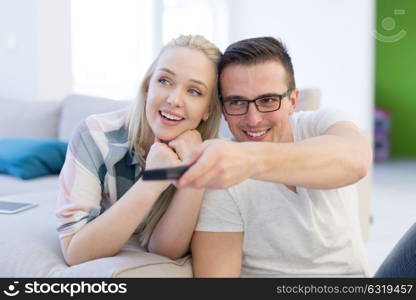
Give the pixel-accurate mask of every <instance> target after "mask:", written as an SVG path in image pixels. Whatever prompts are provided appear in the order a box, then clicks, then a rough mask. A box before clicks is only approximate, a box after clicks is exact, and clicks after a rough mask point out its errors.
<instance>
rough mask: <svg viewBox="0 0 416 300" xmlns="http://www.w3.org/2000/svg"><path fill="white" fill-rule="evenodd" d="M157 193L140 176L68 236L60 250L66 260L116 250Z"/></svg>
mask: <svg viewBox="0 0 416 300" xmlns="http://www.w3.org/2000/svg"><path fill="white" fill-rule="evenodd" d="M158 196H159V193H158V192H157V189H154V188H152V187H149V186H147V183H143V182H142V181H141V180H139V181H138V182H136V184H135V185H133V186H132V187H131V188H130V189H129V190H128V191H127V192H126V193H125V194H124V195H123V197H121V198H120V199H119V200H118V201H117V202H116V203H115V204H114V205H112V206H111V207H110V208H109V209H108V210H106V211H105V212H104V213H103V214H102V215H100V216H99V217H97V218H96V219H94V220H93V221H91V222H90V223H88V224H86V225H85V226H84V227H83V228H82V229H81V230H80V231H78V232H77V233H76V234H75V235H74V236H73V237H72V239H71V240H70V241H69V243H68V245H67V247H66V249H65V251H64V256H65V259H66V261H67V263H68V264H69V265H75V264H79V263H83V262H86V261H90V260H93V259H97V258H102V257H108V256H113V255H115V254H116V253H118V252H119V251H120V249H121V247H122V246H123V245H124V244H125V243H126V241H127V240H128V239H129V238H130V236H131V235H132V234H133V232H134V231H135V230H136V228H137V226H138V225H139V224H140V222H141V221H142V220H143V218H144V217H145V216H146V214H147V213H148V212H149V210H150V209H151V207H152V205H153V204H154V202H155V201H156V199H157V197H158Z"/></svg>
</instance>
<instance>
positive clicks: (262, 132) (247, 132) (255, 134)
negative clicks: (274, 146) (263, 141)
mask: <svg viewBox="0 0 416 300" xmlns="http://www.w3.org/2000/svg"><path fill="white" fill-rule="evenodd" d="M266 132H267V130H264V131H259V132H250V131H245V133H246V134H247V135H249V136H252V137H259V136H262V135H264V134H266Z"/></svg>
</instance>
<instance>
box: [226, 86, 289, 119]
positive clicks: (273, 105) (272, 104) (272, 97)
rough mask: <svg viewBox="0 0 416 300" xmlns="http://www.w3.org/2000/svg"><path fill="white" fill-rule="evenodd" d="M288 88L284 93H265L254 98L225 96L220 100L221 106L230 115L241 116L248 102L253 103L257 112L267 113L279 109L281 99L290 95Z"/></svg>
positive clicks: (244, 112) (246, 110) (246, 108)
mask: <svg viewBox="0 0 416 300" xmlns="http://www.w3.org/2000/svg"><path fill="white" fill-rule="evenodd" d="M290 92H291V91H290V90H287V92H286V93H284V94H280V95H279V94H267V95H262V96H260V97H258V98H256V99H254V100H248V99H240V98H232V97H231V98H225V99H223V101H222V107H223V109H224V112H225V113H226V114H227V115H230V116H242V115H245V114H246V113H247V112H248V106H249V104H250V103H254V106H255V107H256V109H257V110H258V111H259V112H262V113H267V112H272V111H276V110H279V109H280V105H281V102H282V99H283V98H285V97H287V96H289V95H290Z"/></svg>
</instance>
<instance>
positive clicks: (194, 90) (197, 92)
mask: <svg viewBox="0 0 416 300" xmlns="http://www.w3.org/2000/svg"><path fill="white" fill-rule="evenodd" d="M188 92H189V93H190V94H191V95H195V96H201V95H202V93H201V92H200V91H198V90H197V89H189V90H188Z"/></svg>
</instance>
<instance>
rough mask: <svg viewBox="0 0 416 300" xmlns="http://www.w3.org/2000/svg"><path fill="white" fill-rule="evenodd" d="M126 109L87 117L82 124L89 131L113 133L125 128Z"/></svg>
mask: <svg viewBox="0 0 416 300" xmlns="http://www.w3.org/2000/svg"><path fill="white" fill-rule="evenodd" d="M128 112H129V111H128V109H122V110H116V111H111V112H106V113H101V114H93V115H90V116H88V117H87V118H86V119H85V120H84V122H85V125H86V127H87V128H88V129H89V130H91V131H100V132H104V133H105V132H114V131H118V130H120V129H123V128H124V127H125V123H126V118H127V116H128Z"/></svg>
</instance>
